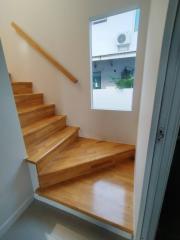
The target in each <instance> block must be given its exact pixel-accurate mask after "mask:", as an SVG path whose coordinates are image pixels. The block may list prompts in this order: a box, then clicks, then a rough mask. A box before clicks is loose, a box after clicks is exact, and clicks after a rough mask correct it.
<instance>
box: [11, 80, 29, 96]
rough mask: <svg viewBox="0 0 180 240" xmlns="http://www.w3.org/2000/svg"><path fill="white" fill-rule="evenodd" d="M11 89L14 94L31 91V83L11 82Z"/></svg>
mask: <svg viewBox="0 0 180 240" xmlns="http://www.w3.org/2000/svg"><path fill="white" fill-rule="evenodd" d="M12 90H13V93H14V94H26V93H32V90H33V89H32V83H14V84H13V83H12Z"/></svg>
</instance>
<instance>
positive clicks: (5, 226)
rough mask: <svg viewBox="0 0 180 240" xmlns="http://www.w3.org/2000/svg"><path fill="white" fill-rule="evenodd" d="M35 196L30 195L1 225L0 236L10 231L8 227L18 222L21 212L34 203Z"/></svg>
mask: <svg viewBox="0 0 180 240" xmlns="http://www.w3.org/2000/svg"><path fill="white" fill-rule="evenodd" d="M33 199H34V196H30V197H29V198H28V199H26V200H25V201H24V202H23V203H22V204H21V206H20V207H19V208H18V209H17V210H16V211H15V212H14V213H13V214H12V215H11V216H10V217H9V218H8V219H7V220H6V221H5V222H4V223H3V224H2V225H1V226H0V238H1V237H2V236H3V235H4V234H5V233H6V232H7V231H8V229H9V228H10V227H11V226H12V225H13V224H14V223H15V222H16V220H17V219H18V218H19V217H20V216H21V214H22V213H23V212H24V211H25V210H26V209H27V208H28V207H29V205H30V204H31V203H32V201H33Z"/></svg>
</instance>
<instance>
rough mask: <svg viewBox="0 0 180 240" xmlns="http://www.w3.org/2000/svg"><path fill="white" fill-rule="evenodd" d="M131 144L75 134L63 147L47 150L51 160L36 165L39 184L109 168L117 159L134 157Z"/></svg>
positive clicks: (62, 180)
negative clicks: (74, 137) (67, 144)
mask: <svg viewBox="0 0 180 240" xmlns="http://www.w3.org/2000/svg"><path fill="white" fill-rule="evenodd" d="M134 151H135V148H134V146H133V145H128V144H120V143H113V142H107V141H100V140H94V139H88V138H82V137H79V138H77V139H76V141H74V142H73V143H72V144H70V145H69V146H68V147H66V148H65V149H64V150H63V151H61V149H60V151H58V150H57V151H55V152H54V153H52V154H51V161H48V162H47V161H46V164H43V166H42V165H41V166H42V167H41V169H40V168H39V167H38V170H39V171H38V173H39V183H40V186H41V187H49V186H51V185H53V184H57V183H60V182H64V181H67V180H69V179H71V178H75V177H77V176H81V175H86V174H90V173H92V172H95V171H99V170H101V169H104V168H109V167H110V166H113V165H115V164H116V163H117V162H121V161H125V160H126V159H128V158H130V157H131V158H134Z"/></svg>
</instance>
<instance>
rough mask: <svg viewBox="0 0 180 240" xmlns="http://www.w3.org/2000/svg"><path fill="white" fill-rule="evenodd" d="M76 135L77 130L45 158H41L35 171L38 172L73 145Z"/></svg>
mask: <svg viewBox="0 0 180 240" xmlns="http://www.w3.org/2000/svg"><path fill="white" fill-rule="evenodd" d="M78 134H79V129H77V130H76V131H75V132H74V134H72V135H71V136H70V137H69V138H67V139H66V140H65V141H64V142H63V143H61V144H60V145H58V146H57V147H56V148H55V149H54V150H53V151H51V152H49V153H48V154H47V155H46V156H45V157H43V158H42V159H41V160H40V161H39V162H38V163H37V171H38V172H40V171H41V170H42V168H43V167H44V165H45V164H46V163H48V162H49V161H52V160H53V159H54V158H55V157H57V156H59V154H60V152H62V151H63V150H64V149H65V148H66V147H67V146H68V145H69V144H71V143H73V142H74V141H75V140H76V138H77V137H78Z"/></svg>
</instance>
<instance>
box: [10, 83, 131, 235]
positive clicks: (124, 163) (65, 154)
mask: <svg viewBox="0 0 180 240" xmlns="http://www.w3.org/2000/svg"><path fill="white" fill-rule="evenodd" d="M12 88H13V92H14V97H15V102H16V106H17V111H18V114H19V119H20V123H21V127H22V132H23V136H24V141H25V145H26V149H27V154H28V159H27V161H28V162H30V163H32V164H35V166H36V169H37V173H38V180H39V186H40V188H39V189H37V193H38V194H39V195H40V196H43V197H46V198H48V199H51V200H53V201H56V202H59V203H61V204H63V205H65V206H68V207H70V208H72V209H76V210H78V211H80V212H83V213H85V214H87V215H89V216H93V217H94V218H96V219H100V220H101V221H104V222H106V223H108V224H110V225H112V226H115V227H117V228H119V229H121V230H123V231H127V232H129V233H132V232H133V227H132V225H133V224H132V218H133V217H132V198H133V160H132V159H133V158H134V154H135V147H134V146H133V145H127V144H120V143H113V142H107V141H100V140H95V139H87V138H82V137H79V136H78V132H79V127H71V126H67V124H66V116H64V115H56V111H55V105H54V104H44V102H43V94H42V93H33V86H32V83H31V82H12Z"/></svg>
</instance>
